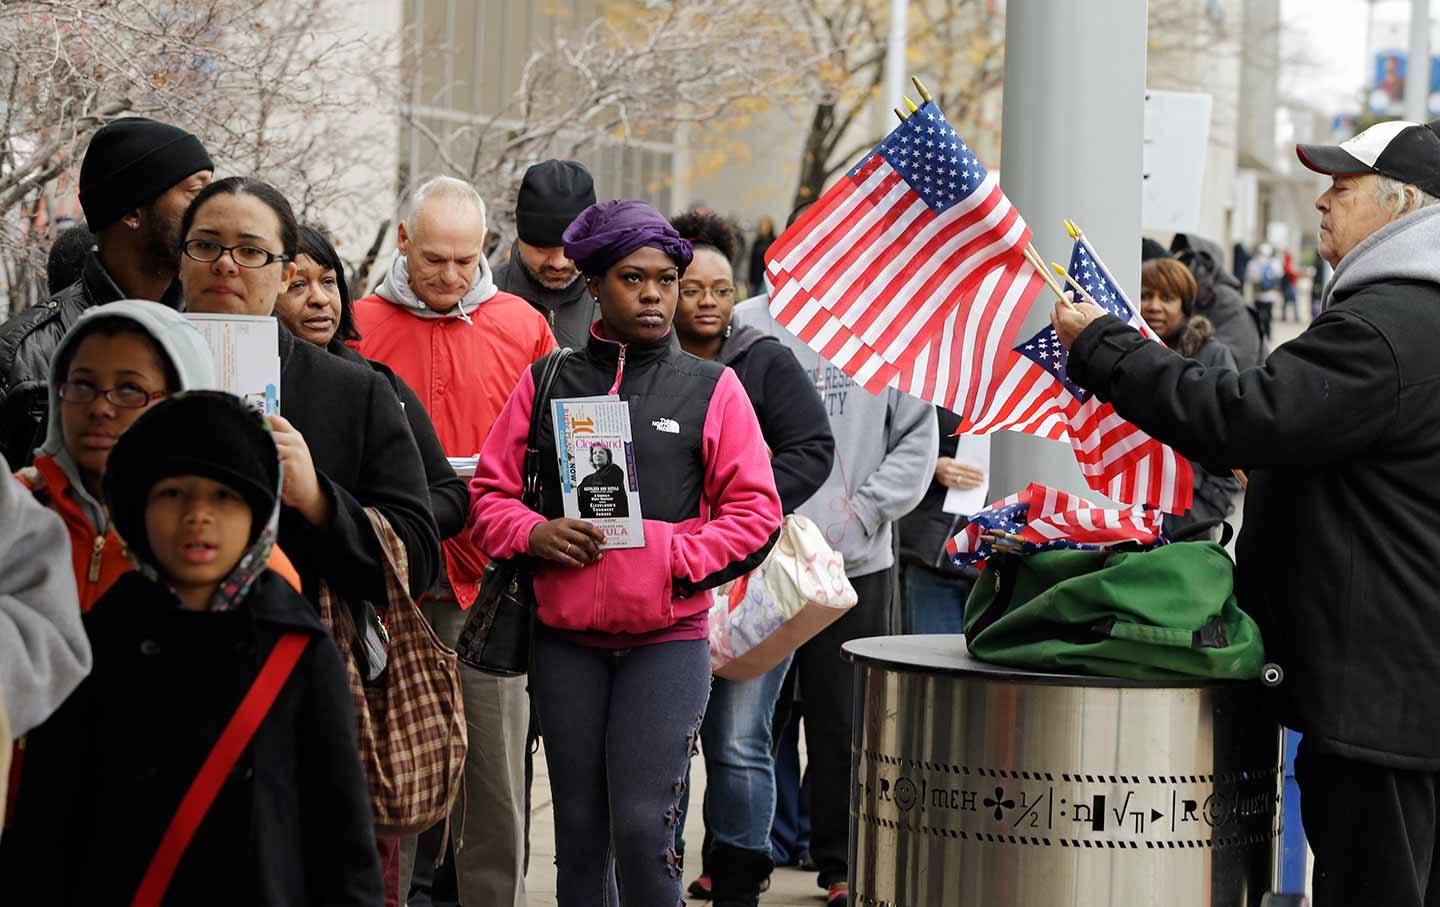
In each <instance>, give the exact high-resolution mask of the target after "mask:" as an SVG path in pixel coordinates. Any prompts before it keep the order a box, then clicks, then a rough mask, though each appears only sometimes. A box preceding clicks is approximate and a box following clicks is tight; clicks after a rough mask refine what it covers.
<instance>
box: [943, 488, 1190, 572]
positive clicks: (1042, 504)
mask: <svg viewBox="0 0 1440 907" xmlns="http://www.w3.org/2000/svg"><path fill="white" fill-rule="evenodd" d="M1163 520H1164V515H1163V514H1161V513H1160V512H1159V511H1157V510H1151V509H1148V508H1142V507H1133V508H1130V509H1115V508H1106V507H1096V506H1095V505H1094V504H1092V503H1090V502H1089V501H1087V500H1085V499H1084V498H1082V497H1080V496H1078V495H1073V494H1069V493H1067V492H1064V491H1059V490H1057V489H1054V488H1050V487H1048V486H1045V485H1038V484H1031V485H1030V486H1028V487H1027V488H1025V489H1024V490H1023V491H1019V492H1016V493H1015V494H1012V495H1010V496H1009V497H1007V498H1004V499H1002V500H999V501H996V502H995V503H994V504H991V505H990V506H989V507H987V508H986V509H985V510H982V511H981V512H979V513H977V514H975V515H974V516H972V517H971V518H970V522H969V523H967V524H966V525H965V528H964V529H962V530H960V532H959V533H957V534H956V535H955V537H954V538H952V539H950V540H949V541H948V542H947V543H946V545H945V550H946V552H947V553H948V554H949V555H950V557H951V558H952V561H953V562H954V563H956V564H957V565H959V566H968V565H970V564H974V563H978V562H979V561H982V560H985V559H986V558H988V557H989V556H990V554H991V545H990V542H989V541H988V540H986V539H985V537H984V536H985V535H986V534H987V533H991V532H1003V533H1006V534H1008V535H1009V536H1011V537H1012V538H1015V537H1018V538H1019V539H1020V541H1021V545H1020V550H1021V551H1022V553H1027V554H1033V553H1035V552H1038V551H1054V550H1060V549H1077V548H1078V549H1087V548H1092V549H1093V548H1108V547H1110V546H1113V545H1119V544H1124V543H1136V544H1139V545H1142V546H1151V545H1156V544H1158V543H1160V542H1161V540H1162V535H1161V526H1162V522H1163Z"/></svg>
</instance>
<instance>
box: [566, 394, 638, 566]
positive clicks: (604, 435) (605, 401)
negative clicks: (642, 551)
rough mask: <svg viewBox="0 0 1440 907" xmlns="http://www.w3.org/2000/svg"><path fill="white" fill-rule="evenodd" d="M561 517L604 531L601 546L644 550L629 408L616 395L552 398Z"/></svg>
mask: <svg viewBox="0 0 1440 907" xmlns="http://www.w3.org/2000/svg"><path fill="white" fill-rule="evenodd" d="M550 406H551V410H552V412H553V414H554V417H555V457H556V459H557V460H558V461H559V466H560V488H561V492H562V495H563V497H564V502H565V516H566V517H568V518H570V519H572V520H584V521H585V522H587V523H590V524H591V525H593V526H595V527H596V528H597V529H599V530H600V531H601V532H603V533H605V545H604V547H606V548H643V547H645V526H644V524H643V523H642V522H641V515H640V480H639V477H638V476H637V475H636V474H635V445H634V442H633V440H632V435H631V433H630V404H629V403H626V402H625V401H623V400H618V399H616V398H615V397H575V398H570V399H566V400H552V401H551V402H550Z"/></svg>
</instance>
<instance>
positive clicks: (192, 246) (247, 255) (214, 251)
mask: <svg viewBox="0 0 1440 907" xmlns="http://www.w3.org/2000/svg"><path fill="white" fill-rule="evenodd" d="M181 248H182V249H184V250H185V257H186V258H190V259H193V260H195V261H203V262H205V263H206V264H209V263H210V262H212V261H219V260H220V256H221V255H224V254H225V253H226V252H229V253H230V260H231V261H233V262H235V264H237V265H239V266H240V267H242V268H263V267H265V266H266V265H268V264H270V263H271V262H276V261H287V260H288V259H287V258H286V257H285V256H284V255H276V254H275V253H274V252H271V251H270V250H268V249H262V248H260V247H259V246H222V245H220V244H219V243H218V242H211V241H210V240H208V239H189V240H186V241H185V243H184V244H183V245H182V246H181Z"/></svg>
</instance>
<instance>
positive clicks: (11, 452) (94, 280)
mask: <svg viewBox="0 0 1440 907" xmlns="http://www.w3.org/2000/svg"><path fill="white" fill-rule="evenodd" d="M214 170H215V165H214V164H213V163H211V161H210V155H209V153H208V152H207V151H206V150H205V146H204V145H203V144H201V142H200V140H199V139H198V138H196V137H195V136H193V135H191V134H190V133H188V132H186V131H185V130H184V129H181V128H179V127H178V126H171V125H169V124H168V123H159V122H156V121H155V120H149V119H146V118H144V117H123V118H121V119H118V120H112V121H110V122H109V123H107V124H105V125H104V126H103V127H101V128H100V129H99V130H98V131H97V132H96V133H95V135H94V137H93V138H92V139H91V140H90V147H89V148H87V149H86V151H85V159H84V161H83V162H82V163H81V165H80V207H81V208H83V209H84V210H85V221H86V224H87V225H88V226H89V228H90V232H91V233H94V234H95V241H96V245H95V248H94V249H92V250H91V251H90V252H89V253H88V254H87V255H86V256H85V259H84V263H83V266H82V269H81V274H80V279H79V280H77V281H76V282H75V283H73V284H71V285H70V286H68V287H51V288H50V293H51V296H50V299H49V300H48V301H46V303H45V304H44V305H37V306H34V307H33V308H31V309H29V310H27V311H24V312H21V313H20V314H18V315H16V316H15V317H14V318H11V319H10V320H9V321H7V322H6V323H5V324H4V325H3V326H0V453H3V454H4V455H5V457H6V458H7V459H8V460H9V461H10V463H11V464H12V465H13V466H15V467H17V468H18V467H20V466H24V465H28V464H29V463H30V460H31V458H32V457H33V456H34V454H35V450H34V448H35V445H36V444H37V443H38V442H39V440H40V439H41V436H42V435H43V433H44V425H45V424H46V410H47V408H48V405H49V394H48V391H47V388H46V385H45V381H46V376H47V375H48V374H49V372H50V357H51V356H52V355H53V354H54V352H55V348H56V346H57V345H58V344H59V343H60V338H62V337H63V336H65V332H66V331H67V330H69V329H70V325H71V324H73V323H74V322H75V319H76V318H78V317H79V316H80V313H81V312H83V311H85V310H86V309H88V308H90V307H91V306H96V305H102V304H104V303H107V302H114V301H116V300H119V299H145V300H150V301H153V302H161V303H164V304H166V305H169V306H171V307H172V308H178V307H179V304H180V294H179V285H178V284H177V283H176V279H175V278H176V275H177V274H178V273H179V270H180V218H181V216H182V215H184V213H185V209H186V207H188V206H189V204H190V200H191V199H193V198H194V197H195V196H196V194H198V193H199V192H200V190H201V189H203V188H205V186H206V184H207V183H209V182H210V176H211V174H212V173H213V172H214Z"/></svg>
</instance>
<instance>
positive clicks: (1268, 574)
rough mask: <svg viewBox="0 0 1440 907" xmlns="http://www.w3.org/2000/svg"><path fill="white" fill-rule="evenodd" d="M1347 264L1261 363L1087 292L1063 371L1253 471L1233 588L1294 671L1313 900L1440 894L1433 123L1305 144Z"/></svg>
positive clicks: (1173, 434) (1437, 221)
mask: <svg viewBox="0 0 1440 907" xmlns="http://www.w3.org/2000/svg"><path fill="white" fill-rule="evenodd" d="M1296 151H1297V154H1298V155H1299V157H1300V161H1301V163H1303V164H1305V166H1307V167H1309V168H1310V169H1312V170H1316V171H1318V172H1320V173H1324V174H1327V175H1329V176H1331V177H1332V180H1333V184H1332V186H1331V187H1330V189H1329V190H1328V191H1326V192H1325V194H1324V195H1322V196H1321V197H1320V199H1319V200H1318V201H1317V202H1316V205H1315V206H1316V208H1317V209H1319V211H1320V215H1321V219H1320V254H1321V256H1322V257H1323V258H1324V259H1325V260H1326V261H1328V262H1329V263H1330V264H1331V265H1333V266H1335V269H1336V270H1335V275H1334V278H1333V279H1332V280H1331V282H1330V283H1329V285H1327V286H1326V288H1325V294H1326V300H1325V302H1326V305H1325V310H1324V312H1323V313H1322V314H1321V315H1320V316H1319V317H1318V318H1316V319H1315V321H1314V322H1312V323H1311V325H1310V327H1309V329H1308V330H1306V331H1305V333H1304V334H1302V335H1301V336H1300V337H1299V338H1297V339H1295V340H1293V341H1291V342H1289V343H1287V344H1285V345H1284V346H1282V347H1280V348H1278V349H1276V350H1275V351H1274V352H1273V353H1271V354H1270V356H1269V358H1268V359H1267V360H1266V361H1265V362H1264V364H1263V365H1261V366H1259V367H1256V368H1252V369H1247V370H1245V371H1243V372H1238V373H1237V372H1233V371H1230V370H1228V369H1207V368H1205V367H1204V366H1202V365H1200V364H1199V363H1197V362H1194V361H1192V360H1187V359H1184V358H1182V357H1181V356H1180V355H1178V354H1176V353H1174V352H1172V351H1170V350H1168V349H1167V348H1166V347H1165V346H1163V345H1161V344H1158V343H1154V342H1150V341H1148V340H1146V339H1145V338H1144V337H1143V336H1142V335H1141V334H1140V332H1139V331H1137V330H1135V329H1134V328H1132V327H1130V326H1128V325H1127V324H1126V323H1125V322H1124V321H1122V320H1121V319H1119V318H1117V317H1115V315H1114V314H1111V313H1107V312H1106V311H1105V310H1104V309H1101V308H1100V307H1098V306H1095V305H1092V304H1090V303H1088V302H1077V303H1076V306H1075V307H1074V308H1070V307H1068V306H1066V305H1063V304H1060V305H1057V306H1056V307H1055V309H1054V311H1053V312H1052V314H1051V321H1052V324H1053V326H1054V328H1055V333H1056V335H1058V338H1059V341H1060V343H1061V344H1062V345H1063V346H1065V347H1066V348H1067V349H1068V350H1069V361H1068V366H1067V373H1068V377H1069V380H1070V381H1072V382H1073V383H1074V384H1075V385H1077V386H1078V387H1080V388H1083V389H1084V390H1086V391H1088V392H1090V393H1093V394H1094V395H1095V396H1096V397H1098V398H1100V399H1101V400H1104V401H1106V402H1107V403H1109V404H1111V405H1113V406H1114V408H1115V410H1116V412H1118V413H1119V414H1120V415H1121V416H1122V417H1123V418H1125V419H1126V420H1128V421H1130V422H1132V423H1134V424H1135V425H1136V426H1138V427H1139V428H1140V429H1141V430H1143V431H1145V432H1147V433H1148V434H1149V435H1151V436H1153V437H1154V438H1156V439H1157V440H1159V441H1161V442H1164V443H1168V444H1172V445H1174V446H1175V448H1176V449H1178V450H1179V451H1180V452H1181V453H1183V454H1184V455H1185V456H1188V457H1191V458H1193V459H1195V460H1198V461H1200V462H1203V463H1206V464H1215V465H1216V466H1223V467H1226V468H1232V467H1233V468H1244V469H1247V470H1249V471H1250V486H1249V491H1248V494H1247V496H1246V503H1245V508H1246V509H1245V520H1244V526H1243V529H1242V531H1241V534H1240V539H1239V544H1238V546H1237V555H1238V556H1237V562H1238V566H1237V572H1236V584H1235V587H1236V588H1235V591H1236V596H1237V598H1238V599H1239V601H1240V603H1241V605H1242V606H1243V607H1244V608H1245V609H1246V610H1247V611H1249V612H1250V613H1251V614H1252V615H1253V616H1254V617H1255V618H1256V620H1257V621H1258V622H1259V624H1260V626H1261V629H1262V630H1263V632H1264V638H1265V647H1266V655H1267V658H1268V659H1269V660H1270V661H1273V662H1276V663H1278V664H1279V665H1280V666H1281V667H1282V668H1283V669H1284V671H1285V679H1284V681H1283V683H1282V684H1281V685H1280V686H1279V687H1278V688H1276V689H1274V690H1273V691H1272V693H1271V698H1272V704H1273V705H1274V706H1275V708H1276V711H1277V713H1278V717H1279V719H1280V720H1281V721H1282V722H1283V723H1284V724H1285V725H1286V726H1288V727H1291V728H1295V729H1297V730H1300V731H1302V732H1303V733H1304V735H1305V736H1304V740H1303V742H1302V743H1301V745H1300V755H1299V758H1298V759H1297V762H1296V776H1297V780H1298V781H1299V784H1300V788H1301V791H1302V794H1303V799H1302V804H1301V809H1302V811H1303V818H1304V824H1305V832H1306V835H1307V836H1308V837H1309V839H1310V843H1311V846H1312V847H1313V849H1314V852H1315V878H1314V891H1315V903H1316V905H1317V907H1339V905H1357V904H1385V905H1395V907H1421V905H1426V904H1430V905H1433V904H1440V863H1437V861H1436V860H1435V855H1436V850H1437V847H1440V835H1437V830H1440V730H1437V729H1440V524H1437V517H1440V481H1437V469H1440V355H1437V351H1440V251H1437V250H1440V205H1437V204H1436V203H1437V202H1440V138H1437V136H1436V134H1435V133H1433V132H1431V131H1430V130H1429V129H1427V128H1426V127H1424V126H1422V125H1418V124H1414V123H1405V122H1388V123H1381V124H1379V125H1376V126H1372V127H1371V128H1370V129H1367V130H1366V131H1364V132H1362V133H1361V134H1360V135H1358V136H1356V137H1354V138H1352V139H1350V140H1348V141H1346V142H1344V143H1343V144H1341V145H1338V146H1319V145H1300V146H1297V149H1296Z"/></svg>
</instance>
